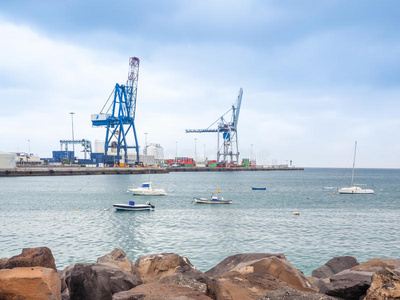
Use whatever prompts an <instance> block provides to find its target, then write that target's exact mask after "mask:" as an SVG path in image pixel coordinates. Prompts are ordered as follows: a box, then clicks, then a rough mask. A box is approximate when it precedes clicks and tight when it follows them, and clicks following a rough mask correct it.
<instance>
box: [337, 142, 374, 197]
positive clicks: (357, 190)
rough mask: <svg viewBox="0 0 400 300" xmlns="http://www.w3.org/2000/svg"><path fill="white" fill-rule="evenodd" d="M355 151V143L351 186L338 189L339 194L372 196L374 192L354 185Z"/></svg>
mask: <svg viewBox="0 0 400 300" xmlns="http://www.w3.org/2000/svg"><path fill="white" fill-rule="evenodd" d="M356 151H357V141H356V143H355V146H354V159H353V172H352V174H351V185H350V187H344V188H340V189H338V193H339V194H373V193H374V190H371V189H362V188H360V187H359V186H355V185H354V167H355V164H356Z"/></svg>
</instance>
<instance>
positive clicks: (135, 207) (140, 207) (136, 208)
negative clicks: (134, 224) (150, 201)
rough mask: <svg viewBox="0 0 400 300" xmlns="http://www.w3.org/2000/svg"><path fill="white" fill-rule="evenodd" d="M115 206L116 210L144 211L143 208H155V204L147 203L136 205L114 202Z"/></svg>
mask: <svg viewBox="0 0 400 300" xmlns="http://www.w3.org/2000/svg"><path fill="white" fill-rule="evenodd" d="M113 207H114V208H115V209H116V210H130V211H142V210H153V209H154V206H153V205H147V204H135V205H129V204H113Z"/></svg>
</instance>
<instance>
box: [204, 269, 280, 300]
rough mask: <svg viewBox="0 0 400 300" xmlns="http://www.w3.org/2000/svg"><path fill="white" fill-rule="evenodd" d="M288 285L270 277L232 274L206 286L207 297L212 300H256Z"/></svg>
mask: <svg viewBox="0 0 400 300" xmlns="http://www.w3.org/2000/svg"><path fill="white" fill-rule="evenodd" d="M286 286H288V284H287V283H286V282H284V281H281V280H279V279H277V278H275V277H273V276H270V275H258V274H234V275H230V276H223V277H219V278H218V279H214V280H213V281H212V282H211V283H210V284H209V285H208V296H210V297H211V298H213V299H214V300H242V299H258V298H259V297H260V296H262V295H265V294H267V293H269V292H271V291H274V290H277V289H280V288H282V287H286Z"/></svg>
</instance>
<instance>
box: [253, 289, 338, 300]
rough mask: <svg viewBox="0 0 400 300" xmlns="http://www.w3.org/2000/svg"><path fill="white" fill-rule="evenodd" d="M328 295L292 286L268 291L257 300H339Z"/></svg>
mask: <svg viewBox="0 0 400 300" xmlns="http://www.w3.org/2000/svg"><path fill="white" fill-rule="evenodd" d="M337 299H338V298H334V297H331V296H328V295H324V294H319V293H315V292H304V291H299V290H296V289H292V288H290V287H286V288H282V289H279V290H276V291H273V292H270V293H268V294H267V295H265V296H262V297H260V298H258V299H257V300H337Z"/></svg>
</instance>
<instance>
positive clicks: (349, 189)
mask: <svg viewBox="0 0 400 300" xmlns="http://www.w3.org/2000/svg"><path fill="white" fill-rule="evenodd" d="M338 193H339V194H373V193H374V190H371V189H362V188H360V187H358V186H352V187H347V188H341V189H338Z"/></svg>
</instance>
